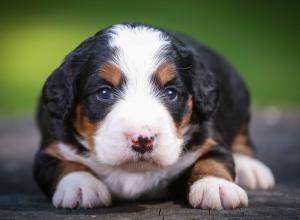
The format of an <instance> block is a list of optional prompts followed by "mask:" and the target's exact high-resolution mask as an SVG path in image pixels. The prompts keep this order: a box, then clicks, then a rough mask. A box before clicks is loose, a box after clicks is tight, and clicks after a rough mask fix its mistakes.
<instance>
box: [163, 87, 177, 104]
mask: <svg viewBox="0 0 300 220" xmlns="http://www.w3.org/2000/svg"><path fill="white" fill-rule="evenodd" d="M164 96H165V97H166V98H167V99H169V100H170V101H175V100H176V99H177V97H178V92H177V91H176V90H175V89H173V88H166V89H165V90H164Z"/></svg>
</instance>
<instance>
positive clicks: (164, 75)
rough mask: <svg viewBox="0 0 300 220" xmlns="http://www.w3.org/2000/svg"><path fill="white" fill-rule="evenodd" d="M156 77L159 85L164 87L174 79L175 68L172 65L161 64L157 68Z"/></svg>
mask: <svg viewBox="0 0 300 220" xmlns="http://www.w3.org/2000/svg"><path fill="white" fill-rule="evenodd" d="M156 76H157V79H158V81H159V83H160V85H161V86H164V85H165V84H166V83H167V82H169V81H170V80H172V79H173V78H174V77H175V66H174V65H172V64H162V65H161V66H160V67H159V68H158V70H157V72H156Z"/></svg>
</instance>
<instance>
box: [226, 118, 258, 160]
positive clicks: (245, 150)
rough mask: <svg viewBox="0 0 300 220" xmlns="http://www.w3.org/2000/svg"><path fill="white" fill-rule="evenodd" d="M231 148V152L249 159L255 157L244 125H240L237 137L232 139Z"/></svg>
mask: <svg viewBox="0 0 300 220" xmlns="http://www.w3.org/2000/svg"><path fill="white" fill-rule="evenodd" d="M231 146H232V148H231V149H232V151H233V152H235V153H241V154H245V155H247V156H250V157H254V156H255V153H254V151H253V149H252V148H251V146H250V141H249V136H248V132H247V127H246V125H245V124H244V125H242V127H241V128H240V129H239V131H238V133H237V135H236V136H235V138H234V139H233V142H232V144H231Z"/></svg>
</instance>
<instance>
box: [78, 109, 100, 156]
mask: <svg viewBox="0 0 300 220" xmlns="http://www.w3.org/2000/svg"><path fill="white" fill-rule="evenodd" d="M74 127H75V128H76V130H77V132H78V133H79V134H80V135H81V136H82V137H83V138H84V139H85V140H86V142H87V144H88V147H89V150H90V151H91V152H95V148H94V140H93V136H94V134H95V133H96V130H97V125H96V124H93V123H91V122H90V121H89V120H88V119H87V118H86V117H85V116H83V115H82V112H81V106H80V105H77V106H76V110H75V121H74Z"/></svg>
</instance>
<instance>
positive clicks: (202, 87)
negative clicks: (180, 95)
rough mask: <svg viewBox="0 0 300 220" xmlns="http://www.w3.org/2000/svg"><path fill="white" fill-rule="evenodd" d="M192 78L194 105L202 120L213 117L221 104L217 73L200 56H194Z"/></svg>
mask: <svg viewBox="0 0 300 220" xmlns="http://www.w3.org/2000/svg"><path fill="white" fill-rule="evenodd" d="M190 79H191V87H192V95H193V101H194V107H195V110H196V112H197V115H198V117H199V118H200V119H202V120H209V119H211V118H212V117H213V116H214V114H215V112H216V111H217V108H218V105H219V90H218V84H217V80H216V77H215V75H214V74H213V73H212V72H211V71H210V70H209V68H208V66H207V65H206V64H205V63H204V61H202V60H201V58H200V57H197V56H194V57H193V65H192V68H191V69H190Z"/></svg>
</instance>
